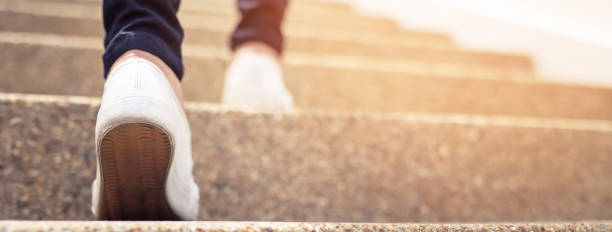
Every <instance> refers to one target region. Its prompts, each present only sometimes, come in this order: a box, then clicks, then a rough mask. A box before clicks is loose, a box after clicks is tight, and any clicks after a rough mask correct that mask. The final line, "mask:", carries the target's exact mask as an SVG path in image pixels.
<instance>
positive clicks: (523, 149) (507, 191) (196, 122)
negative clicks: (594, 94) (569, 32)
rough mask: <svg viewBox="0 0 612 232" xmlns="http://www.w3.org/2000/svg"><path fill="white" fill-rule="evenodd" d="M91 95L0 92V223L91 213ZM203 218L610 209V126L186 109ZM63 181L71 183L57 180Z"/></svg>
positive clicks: (475, 215) (434, 217)
mask: <svg viewBox="0 0 612 232" xmlns="http://www.w3.org/2000/svg"><path fill="white" fill-rule="evenodd" d="M99 101H100V100H99V99H97V98H87V97H62V96H41V95H23V94H0V147H2V148H3V149H2V151H3V155H1V156H0V164H2V167H1V168H0V173H2V175H1V176H2V182H3V188H0V195H2V196H3V197H2V199H1V200H0V201H1V202H2V205H3V207H1V208H0V215H2V216H1V217H2V218H13V219H39V220H40V219H46V220H51V219H62V220H65V219H70V220H82V219H91V218H92V215H91V213H90V211H89V206H90V201H91V195H90V191H91V189H90V186H91V181H92V180H93V176H94V172H95V168H94V167H95V155H94V154H95V153H94V147H93V140H94V138H93V135H94V134H93V132H94V124H95V117H96V112H97V109H98V105H99ZM186 111H187V114H188V118H189V120H190V124H191V131H192V135H193V154H194V159H195V164H196V167H195V169H194V170H195V176H196V181H197V183H198V185H199V186H200V189H201V195H200V197H201V202H200V205H201V206H200V207H201V208H200V212H201V213H200V219H205V220H274V221H354V222H400V221H402V222H406V221H414V222H423V221H426V222H441V221H443V222H448V221H453V222H470V221H471V222H474V221H479V222H486V221H543V220H545V221H550V220H554V221H558V220H572V221H574V220H602V219H609V218H611V217H612V211H610V208H609V206H610V205H612V198H610V196H612V185H610V184H609V183H611V182H612V171H611V169H610V168H609V167H610V166H612V159H610V154H611V153H612V121H595V120H571V119H555V118H524V117H494V116H483V115H457V114H422V113H405V114H378V113H367V112H362V113H356V112H340V111H335V112H332V111H301V113H297V114H288V115H277V114H265V113H257V112H250V113H249V112H241V111H235V110H229V109H224V108H221V107H218V106H214V105H207V104H201V103H188V104H186ZM66 180H70V181H66Z"/></svg>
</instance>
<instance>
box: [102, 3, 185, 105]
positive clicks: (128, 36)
mask: <svg viewBox="0 0 612 232" xmlns="http://www.w3.org/2000/svg"><path fill="white" fill-rule="evenodd" d="M179 5H180V0H150V1H147V0H144V1H143V0H130V1H119V0H104V1H103V20H104V29H105V31H106V35H105V37H104V48H105V52H104V54H103V56H102V61H103V65H104V78H106V77H107V75H108V74H109V73H110V72H111V71H112V70H113V68H114V67H115V66H116V65H117V64H119V63H121V62H123V61H126V60H128V59H132V58H144V59H147V60H149V61H152V62H153V63H154V64H155V65H157V66H158V67H159V68H160V69H161V70H162V71H163V72H164V74H165V76H166V77H167V78H168V81H169V82H170V83H171V85H172V88H173V89H174V91H175V94H176V95H177V97H178V98H179V99H180V101H181V102H182V101H183V95H182V90H181V86H180V83H179V81H180V80H181V79H182V77H183V73H184V71H183V63H182V56H181V43H182V41H183V29H182V28H181V26H180V23H179V21H178V18H177V17H176V13H177V11H178V8H179Z"/></svg>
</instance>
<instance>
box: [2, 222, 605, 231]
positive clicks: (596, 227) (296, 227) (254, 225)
mask: <svg viewBox="0 0 612 232" xmlns="http://www.w3.org/2000/svg"><path fill="white" fill-rule="evenodd" d="M0 230H2V231H5V232H17V231H19V232H21V231H40V232H45V231H82V232H88V231H92V232H94V231H95V232H98V231H116V232H123V231H217V232H251V231H267V232H297V231H339V230H342V231H378V232H398V231H455V232H472V231H559V232H569V231H585V232H587V231H588V232H591V231H598V232H607V231H611V230H612V222H608V221H601V222H557V223H504V224H399V223H398V224H393V225H391V224H362V223H304V222H100V221H61V222H58V221H36V222H31V221H0Z"/></svg>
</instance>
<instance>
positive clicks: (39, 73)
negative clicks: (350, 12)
mask: <svg viewBox="0 0 612 232" xmlns="http://www.w3.org/2000/svg"><path fill="white" fill-rule="evenodd" d="M0 50H2V51H4V52H2V53H0V70H2V71H3V74H2V75H3V76H2V78H0V91H4V92H21V93H39V94H70V95H85V96H96V97H97V96H100V95H101V93H102V86H103V79H102V77H101V76H100V73H101V72H102V65H101V64H100V53H101V51H97V50H85V49H68V48H53V47H44V46H30V45H10V44H0ZM15 54H19V55H17V56H14V55H15ZM57 60H62V61H63V62H62V63H58V62H57ZM184 62H185V66H186V67H187V69H186V76H185V79H184V82H183V83H184V84H183V86H184V94H185V98H186V99H187V100H191V101H206V102H218V101H219V100H220V98H221V89H222V86H223V76H224V72H225V67H226V65H227V61H225V60H223V59H209V60H203V59H196V58H189V57H187V58H185V59H184ZM31 66H39V67H46V68H45V69H34V68H30V67H31ZM285 74H286V76H285V82H286V83H287V86H288V88H289V89H290V91H291V93H292V94H293V96H294V99H295V101H296V104H297V105H298V106H299V107H301V108H323V109H359V110H376V111H389V112H393V111H410V112H432V113H471V114H489V115H515V116H537V117H571V118H590V119H606V120H610V119H612V107H608V106H611V105H612V89H611V88H603V87H588V86H576V85H564V84H556V83H542V82H517V81H505V80H490V79H460V78H434V77H431V76H416V75H402V74H393V73H383V72H373V71H363V70H350V69H335V68H325V67H310V66H289V65H287V66H285ZM16 77H19V78H16ZM43 77H44V78H43ZM347 83H348V84H347Z"/></svg>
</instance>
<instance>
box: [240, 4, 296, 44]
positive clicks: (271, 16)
mask: <svg viewBox="0 0 612 232" xmlns="http://www.w3.org/2000/svg"><path fill="white" fill-rule="evenodd" d="M237 2H238V9H239V10H240V13H241V14H242V19H241V20H240V23H238V26H237V27H236V29H235V30H234V33H233V34H232V38H231V48H232V50H235V49H236V48H237V47H239V46H240V45H241V44H243V43H245V42H249V41H260V42H263V43H265V44H267V45H269V46H270V47H272V48H274V50H276V51H277V52H278V53H279V54H281V53H282V52H283V44H284V39H283V34H282V30H281V24H282V22H283V17H284V15H285V9H286V8H287V4H288V0H237Z"/></svg>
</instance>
